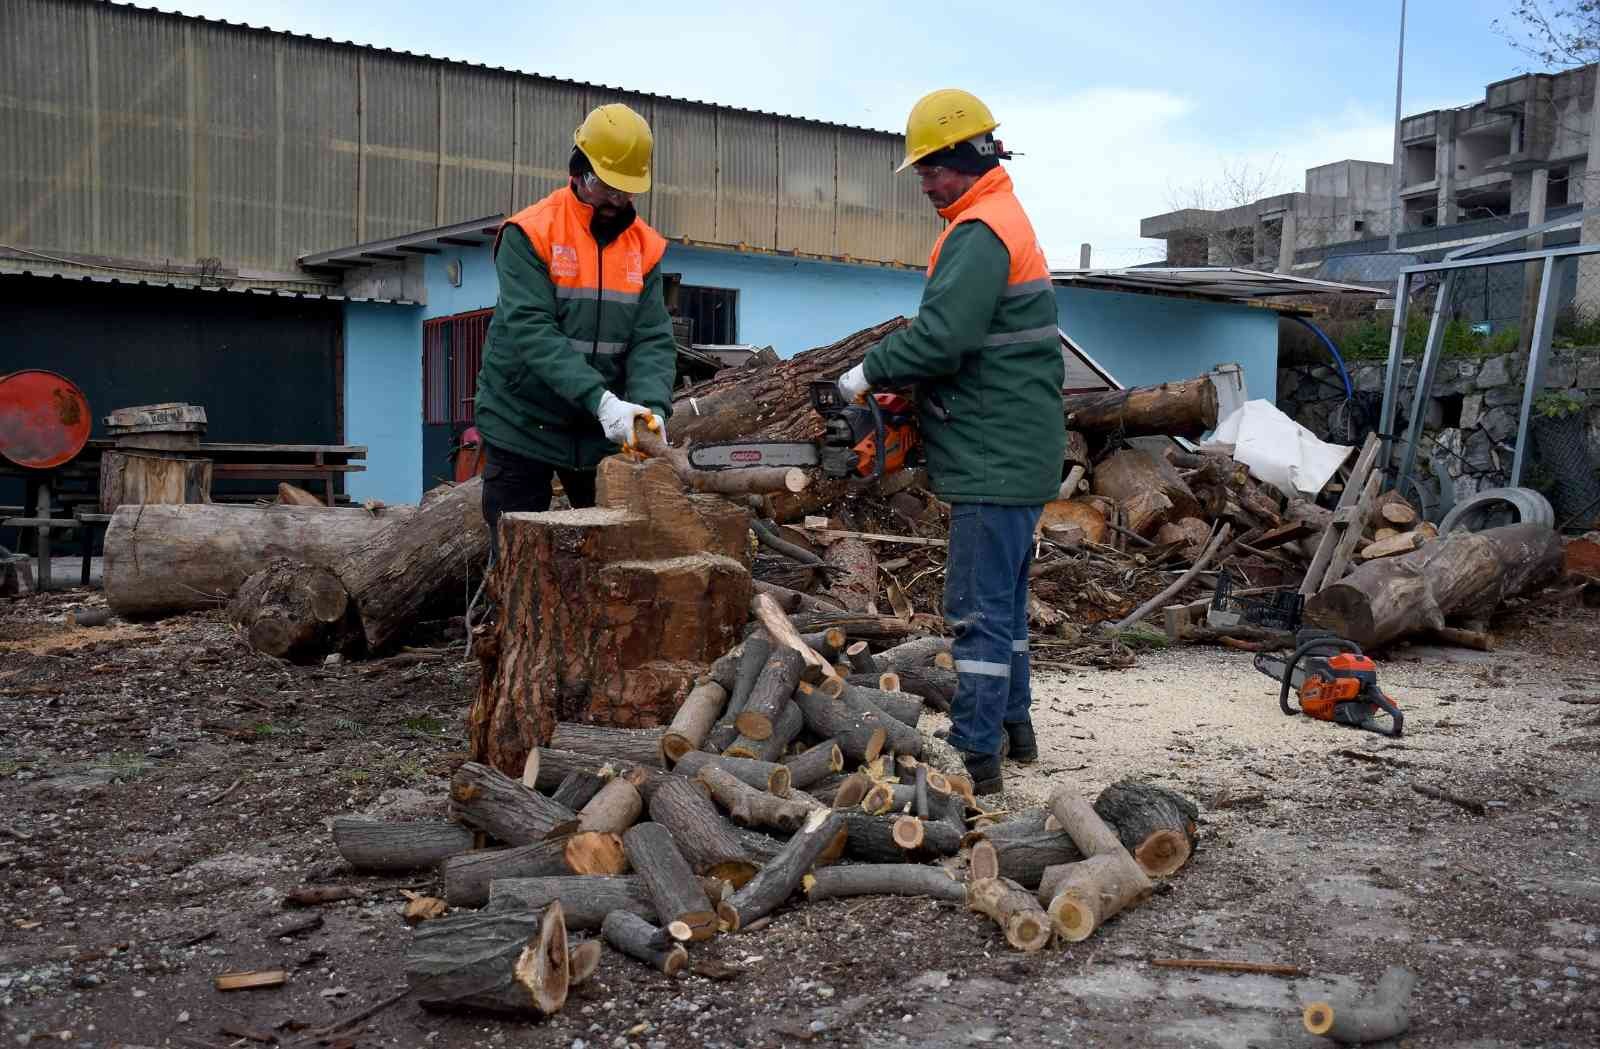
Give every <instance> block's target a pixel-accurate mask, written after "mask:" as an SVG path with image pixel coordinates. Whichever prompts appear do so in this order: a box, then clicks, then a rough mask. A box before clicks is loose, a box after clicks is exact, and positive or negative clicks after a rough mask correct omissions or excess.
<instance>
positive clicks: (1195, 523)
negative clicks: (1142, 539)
mask: <svg viewBox="0 0 1600 1049" xmlns="http://www.w3.org/2000/svg"><path fill="white" fill-rule="evenodd" d="M1210 538H1211V526H1210V525H1208V524H1206V523H1205V522H1204V521H1202V520H1200V518H1198V517H1185V518H1182V519H1181V520H1178V521H1173V522H1171V523H1169V524H1164V525H1162V526H1161V527H1160V528H1159V529H1157V530H1156V536H1155V539H1156V542H1157V543H1161V544H1163V545H1165V544H1167V543H1181V544H1182V545H1183V552H1184V556H1186V557H1193V555H1194V554H1197V553H1199V552H1200V551H1201V550H1203V549H1205V545H1206V540H1207V539H1210Z"/></svg>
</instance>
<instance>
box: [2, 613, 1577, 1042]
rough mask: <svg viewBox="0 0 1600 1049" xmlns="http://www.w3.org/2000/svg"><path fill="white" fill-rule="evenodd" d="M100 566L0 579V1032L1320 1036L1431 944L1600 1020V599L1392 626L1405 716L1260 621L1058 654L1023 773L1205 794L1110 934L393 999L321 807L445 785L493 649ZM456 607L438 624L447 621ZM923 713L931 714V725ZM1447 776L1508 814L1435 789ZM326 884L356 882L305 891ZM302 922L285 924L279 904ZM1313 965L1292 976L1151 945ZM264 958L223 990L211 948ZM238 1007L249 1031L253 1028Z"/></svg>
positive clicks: (796, 946) (1496, 1024)
mask: <svg viewBox="0 0 1600 1049" xmlns="http://www.w3.org/2000/svg"><path fill="white" fill-rule="evenodd" d="M97 600H98V599H97V598H95V597H87V598H86V597H85V596H84V595H83V594H81V593H71V592H69V593H64V594H50V595H45V596H42V597H38V598H30V599H27V600H25V601H20V602H15V603H13V604H10V605H8V606H0V704H3V710H4V717H3V718H0V792H3V796H4V799H5V815H4V817H3V818H0V885H3V890H4V891H3V893H0V901H3V902H0V1037H3V1038H5V1039H7V1040H8V1041H10V1042H11V1043H12V1044H19V1045H20V1044H31V1043H33V1042H35V1041H39V1042H50V1043H53V1044H63V1045H75V1046H82V1047H110V1046H124V1045H126V1046H163V1047H167V1046H172V1047H177V1046H190V1047H193V1046H232V1045H248V1044H255V1045H272V1044H276V1045H285V1046H286V1045H292V1044H296V1043H297V1041H298V1042H299V1043H300V1044H307V1045H312V1044H316V1045H340V1046H346V1047H349V1046H357V1045H359V1046H437V1047H466V1046H511V1045H539V1046H553V1047H561V1049H568V1047H572V1049H577V1047H579V1046H581V1047H583V1049H600V1047H607V1049H610V1047H618V1049H627V1047H629V1046H638V1047H641V1049H669V1047H670V1049H679V1047H689V1046H706V1047H717V1046H752V1047H754V1046H775V1045H786V1044H794V1043H797V1042H804V1041H814V1042H817V1043H819V1044H821V1043H828V1044H838V1045H862V1046H901V1045H928V1046H966V1045H984V1044H1007V1043H1009V1044H1017V1045H1111V1044H1137V1045H1151V1046H1219V1047H1221V1046H1264V1047H1265V1046H1310V1045H1312V1044H1316V1043H1317V1040H1316V1039H1312V1038H1311V1037H1310V1036H1308V1035H1305V1034H1304V1033H1303V1031H1301V1029H1300V1025H1299V1019H1298V1015H1299V1009H1300V1006H1301V1005H1302V1004H1303V1003H1304V1002H1306V1001H1308V1000H1310V999H1312V998H1314V997H1316V996H1318V995H1320V994H1323V993H1325V992H1327V991H1329V990H1331V989H1335V988H1343V989H1349V988H1353V987H1356V986H1370V984H1371V982H1372V981H1373V980H1374V979H1375V978H1376V976H1377V974H1378V973H1380V972H1381V971H1382V969H1383V967H1384V966H1385V965H1387V964H1391V963H1397V962H1398V963H1403V964H1406V965H1409V966H1411V967H1412V968H1413V969H1414V970H1415V971H1416V972H1417V974H1418V981H1419V982H1418V990H1417V992H1416V995H1415V997H1414V1003H1413V1015H1414V1025H1413V1031H1412V1033H1411V1034H1410V1035H1409V1036H1408V1037H1407V1038H1406V1040H1405V1044H1407V1045H1413V1046H1461V1047H1466V1046H1472V1047H1475V1049H1487V1047H1497V1046H1512V1045H1517V1046H1574V1047H1576V1046H1593V1045H1596V1044H1600V878H1597V875H1596V873H1595V870H1596V863H1597V860H1600V854H1597V851H1596V848H1595V846H1594V844H1593V841H1594V834H1593V833H1592V830H1591V826H1590V824H1591V820H1592V819H1593V818H1594V816H1595V810H1596V805H1597V803H1600V777H1597V774H1596V772H1595V768H1594V755H1595V754H1596V753H1597V752H1600V680H1597V675H1596V674H1595V670H1594V666H1595V656H1596V652H1597V650H1600V614H1597V613H1596V612H1595V611H1593V610H1566V611H1561V612H1559V613H1557V612H1555V611H1547V612H1546V613H1544V616H1545V617H1548V618H1540V619H1538V620H1536V621H1531V620H1528V619H1523V620H1522V621H1520V622H1514V623H1511V624H1509V625H1508V626H1507V627H1506V634H1505V637H1506V642H1505V647H1504V648H1503V649H1502V651H1500V652H1496V653H1494V654H1492V655H1489V654H1482V653H1467V652H1461V651H1460V650H1441V649H1424V648H1407V649H1401V650H1400V651H1399V652H1397V653H1396V654H1395V657H1394V658H1393V659H1391V660H1388V661H1386V662H1385V663H1384V664H1383V666H1382V668H1381V674H1382V680H1383V683H1384V685H1385V686H1386V687H1387V688H1388V690H1389V691H1390V692H1391V694H1393V695H1394V696H1395V697H1396V698H1397V699H1398V700H1399V701H1400V703H1401V705H1402V706H1403V707H1404V709H1405V710H1406V713H1407V716H1408V723H1407V728H1408V730H1409V731H1408V733H1407V736H1406V738H1405V739H1404V740H1400V741H1391V740H1387V739H1383V738H1380V737H1377V736H1374V735H1371V734H1366V733H1359V732H1355V731H1353V730H1348V729H1340V728H1336V727H1333V726H1330V725H1327V724H1322V723H1316V722H1311V721H1307V720H1306V719H1304V718H1285V717H1284V716H1282V715H1281V714H1280V713H1279V712H1278V710H1277V706H1276V700H1275V697H1276V690H1275V688H1274V687H1273V686H1272V684H1271V682H1269V681H1268V680H1267V679H1266V678H1265V677H1263V676H1261V675H1260V674H1259V673H1257V672H1256V671H1255V670H1254V669H1253V668H1252V667H1251V665H1250V663H1251V657H1249V656H1248V655H1246V654H1242V653H1238V652H1234V651H1231V650H1226V649H1217V648H1183V649H1177V650H1166V651H1161V650H1158V651H1153V652H1145V653H1141V654H1140V657H1139V662H1138V665H1137V666H1135V667H1133V668H1131V669H1129V670H1125V671H1120V672H1115V671H1106V672H1101V671H1092V672H1091V671H1085V672H1079V673H1072V674H1063V673H1056V672H1051V673H1043V674H1040V675H1038V678H1037V681H1036V696H1037V700H1036V720H1037V724H1038V726H1039V729H1040V735H1041V741H1042V744H1043V757H1042V760H1041V761H1040V762H1039V764H1037V765H1035V766H1032V767H1029V768H1026V769H1024V768H1022V767H1019V766H1015V765H1012V766H1008V768H1007V778H1008V793H1007V795H1006V796H1005V797H1004V798H1003V799H999V800H998V801H997V804H998V805H1000V806H1002V807H1004V808H1006V809H1017V808H1023V807H1027V806H1028V805H1030V804H1036V803H1038V802H1039V801H1041V800H1043V798H1044V797H1045V796H1046V794H1047V793H1048V792H1049V790H1050V789H1051V787H1052V786H1053V785H1054V784H1057V783H1062V782H1069V783H1072V784H1074V785H1076V786H1078V787H1080V788H1081V789H1082V790H1083V791H1084V792H1085V793H1088V794H1091V795H1092V794H1093V793H1095V792H1097V791H1098V790H1099V789H1100V788H1102V787H1103V786H1105V785H1106V784H1107V783H1110V782H1113V781H1115V780H1117V779H1120V778H1123V777H1127V776H1132V777H1136V778H1140V779H1148V780H1152V781H1155V782H1160V783H1163V784H1166V785H1168V786H1171V787H1174V788H1176V789H1178V790H1181V791H1183V792H1185V793H1187V794H1189V795H1191V796H1193V797H1195V798H1196V799H1197V800H1198V801H1199V802H1200V805H1201V812H1202V822H1201V840H1200V843H1199V845H1198V848H1197V851H1196V853H1195V856H1194V859H1193V860H1192V861H1191V863H1190V864H1189V866H1188V867H1186V868H1185V869H1184V870H1183V871H1181V872H1180V873H1179V874H1178V875H1177V876H1176V877H1174V878H1173V879H1171V880H1170V881H1169V882H1167V883H1166V884H1165V885H1163V886H1162V891H1160V892H1159V893H1158V894H1157V895H1156V896H1155V897H1154V898H1153V899H1152V900H1151V901H1149V902H1148V903H1146V904H1145V905H1143V906H1142V907H1140V908H1138V909H1136V910H1134V911H1131V912H1129V913H1127V914H1125V915H1123V916H1121V917H1119V918H1118V919H1116V920H1114V921H1113V922H1112V923H1110V924H1109V925H1108V926H1107V927H1106V928H1104V929H1102V930H1101V931H1099V932H1098V933H1096V935H1095V936H1094V937H1093V938H1091V939H1090V940H1088V941H1086V942H1084V943H1080V944H1075V945H1068V946H1053V947H1050V948H1048V949H1046V950H1045V951H1043V952H1041V953H1040V954H1037V955H1031V956H1020V955H1017V954H1015V953H1013V952H1011V951H1010V950H1008V949H1007V948H1006V946H1005V944H1004V942H1003V940H1001V939H1000V938H999V936H998V933H997V930H996V929H995V928H994V927H993V925H992V923H990V922H989V921H988V920H987V919H983V918H980V917H979V916H977V915H972V914H968V913H964V912H963V911H962V910H961V909H960V908H957V907H954V906H950V905H945V904H938V903H934V902H931V901H926V900H890V899H878V898H864V899H857V900H845V901H828V902H823V903H816V904H802V905H795V906H792V907H790V908H788V909H787V910H784V911H782V912H780V913H779V914H777V915H776V916H775V917H774V918H773V920H772V922H771V923H770V925H768V926H767V927H766V928H764V929H762V930H759V931H757V932H754V933H751V934H747V935H739V936H729V937H719V938H718V939H717V940H715V941H713V942H712V943H711V944H709V945H707V946H705V947H704V948H697V949H696V950H695V951H694V962H695V966H696V970H697V972H696V974H695V975H692V976H687V977H680V978H678V979H675V980H669V979H667V978H665V977H662V976H659V975H657V974H655V973H652V972H650V971H648V970H646V969H644V968H643V967H641V966H638V965H636V964H634V963H631V962H629V961H626V960H625V959H622V958H620V957H619V956H617V955H615V954H612V953H609V952H608V953H607V955H606V956H605V959H604V961H603V962H602V964H601V968H600V971H599V974H598V975H597V977H596V979H595V980H594V981H592V982H591V983H590V984H588V985H586V986H585V987H583V988H581V989H579V990H578V991H576V992H574V994H573V996H572V997H571V998H570V999H569V1002H568V1005H567V1008H566V1009H565V1010H564V1011H563V1012H562V1013H561V1014H559V1015H558V1016H556V1017H554V1018H552V1019H550V1020H548V1021H545V1022H541V1023H529V1022H526V1021H516V1020H512V1021H507V1020H500V1019H493V1018H487V1017H483V1016H477V1015H460V1016H451V1015H443V1016H441V1015H437V1014H430V1013H426V1012H423V1011H421V1010H419V1009H418V1008H416V1007H415V1006H414V1005H413V1004H412V1003H410V1002H409V1001H406V1000H404V999H401V1000H398V1001H396V1002H394V1003H393V1004H391V1005H388V1006H386V1007H384V1008H382V1009H381V1010H379V1011H377V1012H376V1013H374V1014H373V1015H372V1016H371V1017H370V1018H369V1019H367V1020H365V1021H363V1022H361V1023H358V1024H356V1025H355V1026H354V1027H353V1028H352V1032H351V1033H350V1034H349V1035H348V1036H344V1037H342V1038H323V1039H322V1040H321V1041H316V1040H312V1041H306V1039H307V1038H308V1036H310V1035H312V1034H314V1033H315V1031H314V1029H315V1028H316V1027H317V1026H318V1025H326V1024H329V1023H331V1022H334V1021H336V1020H338V1019H340V1018H342V1017H347V1016H352V1015H355V1014H356V1013H358V1012H361V1011H363V1010H365V1009H367V1008H369V1007H371V1006H374V1005H377V1004H378V1003H380V1002H383V1001H384V1000H385V999H387V998H389V997H390V996H392V995H394V994H395V993H396V992H398V991H400V990H401V989H402V986H401V981H400V980H399V977H398V974H399V970H400V967H401V964H402V958H403V955H404V951H405V946H406V944H407V942H408V940H409V938H410V935H411V933H410V931H409V930H408V929H407V928H406V926H405V925H404V924H403V923H402V921H401V920H400V916H399V912H400V908H401V906H402V905H403V902H404V900H403V897H402V896H401V892H402V890H415V891H422V892H427V891H429V890H432V889H436V888H437V886H436V885H435V884H434V883H433V881H432V880H431V879H430V878H429V877H427V876H419V877H417V878H415V879H412V880H409V881H408V880H399V879H397V880H387V881H379V880H374V879H361V878H356V877H354V876H353V875H351V874H350V873H349V872H348V871H346V870H343V869H342V868H341V865H340V863H339V861H338V857H337V855H336V853H335V852H334V851H333V848H332V846H331V843H330V841H329V838H328V833H327V820H328V819H329V818H330V817H332V816H334V815H337V814H340V813H345V812H354V811H372V812H379V813H383V814H390V815H396V816H400V815H419V814H433V813H438V812H441V811H442V807H443V799H444V795H445V790H446V784H447V778H448V776H449V773H450V771H451V769H452V768H453V767H454V766H455V765H456V764H457V763H458V762H459V761H460V760H462V759H463V757H464V755H463V754H462V753H461V748H462V745H463V744H462V741H461V716H462V712H463V710H464V709H465V704H466V701H467V697H468V695H469V693H470V690H471V688H472V686H473V683H474V682H475V680H476V669H475V666H473V665H470V664H461V663H458V662H456V661H454V660H453V659H447V660H440V661H435V662H428V663H423V664H421V665H415V666H407V667H395V666H390V667H381V666H380V667H378V668H376V669H374V668H371V667H359V666H338V667H315V668H300V667H287V666H283V665H280V664H277V663H275V662H272V661H269V660H263V659H260V658H258V657H255V656H254V655H252V654H251V653H249V652H248V651H246V650H244V649H243V648H241V647H240V646H239V645H238V644H237V643H236V641H235V640H234V638H233V636H232V633H231V631H230V630H229V629H228V628H227V626H226V625H225V624H224V623H223V622H222V621H221V619H220V617H217V616H213V615H200V616H190V617H185V618H182V619H178V620H173V621H169V622H164V623H161V624H157V625H150V626H137V625H128V624H114V625H112V626H107V627H99V628H90V629H69V628H67V627H65V626H64V623H63V620H64V616H65V614H66V613H67V612H68V611H69V610H71V609H72V608H73V607H74V606H76V605H77V604H80V603H85V602H88V603H93V602H94V601H97ZM447 629H448V628H447V627H446V625H445V624H436V625H435V642H436V643H437V642H438V639H439V638H440V637H442V635H443V634H444V632H445V631H446V630H447ZM936 725H937V719H931V718H930V719H927V720H925V722H924V724H923V728H924V729H925V730H930V729H932V728H933V727H935V726H936ZM1417 785H1422V786H1432V787H1441V788H1444V789H1446V790H1448V791H1450V792H1453V793H1455V794H1458V795H1461V796H1464V797H1468V798H1471V799H1475V800H1478V801H1481V802H1482V803H1483V804H1484V805H1485V806H1486V809H1485V811H1486V813H1487V815H1484V816H1479V815H1475V814H1473V813H1471V812H1468V811H1465V810H1463V809H1462V808H1460V807H1457V806H1455V805H1452V804H1449V803H1447V802H1441V801H1437V800H1434V799H1432V798H1428V797H1423V796H1421V795H1419V794H1417V793H1416V792H1415V791H1414V790H1413V789H1412V788H1413V787H1414V786H1417ZM306 882H313V883H317V884H330V883H331V884H354V885H359V886H361V887H363V888H364V889H365V890H366V895H365V896H364V897H363V898H361V899H359V900H353V901H347V902H344V903H339V904H333V905H328V906H324V907H321V908H318V909H316V910H315V912H314V913H312V912H305V911H285V910H284V909H283V908H282V906H281V900H282V898H283V895H284V893H285V891H286V890H288V889H290V888H292V887H294V886H296V885H299V884H303V883H306ZM308 917H309V918H312V919H320V923H318V922H316V921H314V920H313V921H312V922H311V925H312V926H313V927H310V928H305V929H302V930H301V931H298V932H292V933H290V934H288V935H283V934H282V933H284V931H285V926H284V924H283V923H285V922H290V923H296V922H298V923H301V924H305V923H304V922H303V921H302V920H303V919H306V918H308ZM1164 957H1181V958H1212V959H1246V960H1252V961H1263V962H1275V963H1284V964H1292V965H1296V966H1299V967H1300V968H1301V969H1303V970H1304V971H1305V972H1306V973H1308V974H1309V975H1308V976H1306V977H1301V978H1294V979H1288V978H1282V977H1270V976H1254V975H1248V976H1236V975H1218V974H1209V973H1198V972H1188V971H1183V970H1167V969H1160V968H1156V967H1153V966H1151V965H1150V961H1151V960H1152V959H1156V958H1164ZM267 968H282V969H284V970H286V971H287V972H288V974H289V978H288V982H287V983H286V984H285V985H284V986H283V987H280V988H275V989H271V990H261V991H247V992H235V993H231V994H223V993H218V992H216V991H215V990H213V988H212V980H213V979H214V977H215V976H216V975H217V974H219V973H221V972H225V971H230V970H246V969H267ZM251 1039H254V1040H253V1041H252V1040H251Z"/></svg>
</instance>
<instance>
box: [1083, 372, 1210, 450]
mask: <svg viewBox="0 0 1600 1049" xmlns="http://www.w3.org/2000/svg"><path fill="white" fill-rule="evenodd" d="M1062 406H1063V408H1064V409H1065V411H1066V425H1067V426H1068V427H1070V428H1072V429H1075V430H1081V431H1084V432H1088V433H1096V434H1117V435H1120V436H1123V437H1200V436H1202V435H1204V434H1205V433H1206V432H1207V431H1209V430H1214V429H1216V427H1217V389H1216V387H1215V386H1213V385H1212V383H1211V379H1210V377H1209V376H1205V375H1202V376H1200V377H1198V378H1194V379H1186V380H1184V381H1183V382H1171V383H1162V384H1161V385H1160V386H1138V387H1135V388H1133V389H1131V390H1106V391H1105V392H1103V393H1075V394H1069V395H1068V396H1066V397H1063V398H1062Z"/></svg>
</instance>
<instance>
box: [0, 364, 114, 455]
mask: <svg viewBox="0 0 1600 1049" xmlns="http://www.w3.org/2000/svg"><path fill="white" fill-rule="evenodd" d="M93 422H94V420H93V417H91V416H90V414H89V399H88V398H87V397H85V396H84V395H83V391H82V390H80V389H78V388H77V387H76V386H74V385H73V384H72V380H71V379H68V378H66V377H65V376H62V375H57V374H56V373H55V372H47V371H39V370H36V369H30V370H27V371H20V372H12V373H11V374H10V375H4V376H0V457H3V458H5V459H9V460H10V461H11V462H14V463H16V464H17V465H18V466H26V467H31V468H32V469H35V470H49V469H52V468H54V467H57V466H60V465H61V464H62V463H64V462H67V461H69V460H71V459H72V457H73V456H75V455H77V454H78V453H79V452H81V451H83V446H84V445H85V444H87V443H88V441H89V429H90V427H91V426H92V425H93Z"/></svg>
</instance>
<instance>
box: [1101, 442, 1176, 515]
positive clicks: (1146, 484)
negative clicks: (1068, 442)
mask: <svg viewBox="0 0 1600 1049" xmlns="http://www.w3.org/2000/svg"><path fill="white" fill-rule="evenodd" d="M1094 492H1095V494H1096V495H1103V496H1105V497H1106V498H1107V499H1113V500H1115V501H1116V503H1117V505H1118V506H1121V507H1122V508H1123V509H1124V510H1126V509H1127V508H1128V506H1129V504H1130V503H1131V502H1133V501H1134V499H1135V498H1136V497H1138V496H1141V495H1147V494H1149V493H1159V494H1161V495H1163V496H1165V497H1166V499H1167V500H1168V501H1169V502H1170V503H1171V504H1172V509H1171V511H1170V513H1169V515H1168V516H1164V517H1161V518H1160V519H1159V520H1156V521H1155V523H1154V524H1153V525H1151V526H1150V531H1151V532H1154V531H1155V530H1156V529H1157V528H1159V527H1160V526H1161V525H1162V524H1163V523H1165V522H1166V521H1168V520H1172V521H1177V520H1180V519H1182V518H1185V517H1197V516H1199V514H1200V503H1199V501H1198V500H1197V499H1196V498H1195V495H1194V492H1193V491H1191V490H1190V488H1189V485H1188V484H1187V483H1186V482H1185V481H1184V479H1183V476H1182V475H1181V474H1180V473H1179V472H1178V468H1177V467H1176V466H1173V465H1172V464H1171V463H1170V462H1168V461H1167V460H1165V459H1161V458H1157V457H1156V456H1153V455H1151V454H1150V453H1149V452H1146V451H1144V450H1143V449H1140V448H1124V449H1123V450H1122V451H1120V452H1117V453H1115V454H1114V455H1112V456H1110V457H1109V458H1107V459H1105V460H1104V461H1102V462H1101V463H1100V464H1099V465H1097V466H1096V467H1095V468H1094ZM1136 530H1137V529H1136ZM1141 534H1142V533H1141Z"/></svg>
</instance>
